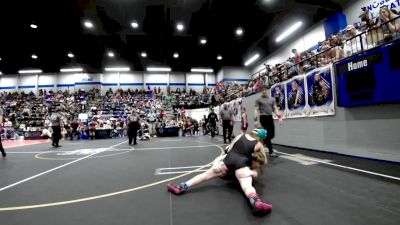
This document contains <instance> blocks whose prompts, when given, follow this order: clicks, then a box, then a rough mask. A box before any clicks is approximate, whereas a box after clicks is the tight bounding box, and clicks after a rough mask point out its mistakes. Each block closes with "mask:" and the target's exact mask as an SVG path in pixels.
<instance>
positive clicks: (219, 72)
mask: <svg viewBox="0 0 400 225" xmlns="http://www.w3.org/2000/svg"><path fill="white" fill-rule="evenodd" d="M222 79H224V71H223V70H222V69H220V70H219V71H218V73H217V80H216V82H221V81H222Z"/></svg>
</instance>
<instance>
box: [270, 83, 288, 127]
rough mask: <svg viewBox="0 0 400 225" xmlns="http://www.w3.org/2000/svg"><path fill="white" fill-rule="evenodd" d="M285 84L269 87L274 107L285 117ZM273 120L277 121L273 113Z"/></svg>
mask: <svg viewBox="0 0 400 225" xmlns="http://www.w3.org/2000/svg"><path fill="white" fill-rule="evenodd" d="M285 86H286V85H285V83H279V84H275V85H273V86H272V87H271V95H270V96H271V98H273V99H274V100H275V106H276V108H277V109H278V111H279V112H280V113H282V114H283V115H285V117H286V116H287V115H286V108H287V107H286V105H287V104H286V98H285ZM272 117H273V118H274V119H278V117H277V116H276V115H275V113H274V114H273V116H272Z"/></svg>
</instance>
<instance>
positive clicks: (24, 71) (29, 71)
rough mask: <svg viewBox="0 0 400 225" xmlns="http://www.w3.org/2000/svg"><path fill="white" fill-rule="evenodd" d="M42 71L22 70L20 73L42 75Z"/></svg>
mask: <svg viewBox="0 0 400 225" xmlns="http://www.w3.org/2000/svg"><path fill="white" fill-rule="evenodd" d="M41 72H42V70H20V71H18V73H41Z"/></svg>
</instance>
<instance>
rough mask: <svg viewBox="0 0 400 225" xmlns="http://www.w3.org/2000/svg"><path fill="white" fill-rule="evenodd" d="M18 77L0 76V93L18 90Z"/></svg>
mask: <svg viewBox="0 0 400 225" xmlns="http://www.w3.org/2000/svg"><path fill="white" fill-rule="evenodd" d="M17 76H18V75H1V76H0V87H1V89H0V91H5V92H9V91H15V90H17V88H18V77H17Z"/></svg>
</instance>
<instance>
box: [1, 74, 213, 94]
mask: <svg viewBox="0 0 400 225" xmlns="http://www.w3.org/2000/svg"><path fill="white" fill-rule="evenodd" d="M215 82H216V77H215V74H212V73H211V74H201V73H200V74H195V73H182V72H170V73H146V72H137V71H133V72H121V73H117V72H114V73H105V74H88V73H53V74H50V73H46V74H39V75H36V74H26V75H25V74H24V75H22V74H17V75H0V91H25V92H29V91H33V92H36V88H38V89H46V90H68V91H70V92H74V91H75V90H78V89H85V90H89V89H92V88H99V89H101V90H102V93H105V92H106V91H107V90H109V89H110V88H111V89H112V90H116V89H118V88H122V89H125V90H126V89H128V88H130V89H133V90H135V89H142V88H145V89H147V88H148V86H150V88H151V89H152V90H153V89H154V87H157V88H158V87H160V88H161V90H162V91H164V92H166V90H167V86H168V85H170V86H171V90H176V89H177V88H180V89H181V90H183V89H186V90H189V89H190V88H192V89H194V90H196V91H202V90H203V88H204V87H205V86H210V87H214V86H215Z"/></svg>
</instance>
